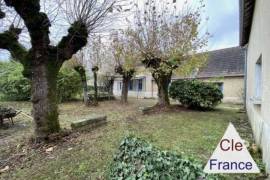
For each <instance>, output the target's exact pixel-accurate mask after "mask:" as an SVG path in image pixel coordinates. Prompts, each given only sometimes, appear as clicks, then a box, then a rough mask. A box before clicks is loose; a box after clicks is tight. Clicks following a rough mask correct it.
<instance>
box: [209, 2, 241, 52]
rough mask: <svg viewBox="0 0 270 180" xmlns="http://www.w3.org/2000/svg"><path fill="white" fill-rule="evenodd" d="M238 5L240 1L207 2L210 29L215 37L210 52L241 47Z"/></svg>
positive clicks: (210, 43) (212, 39)
mask: <svg viewBox="0 0 270 180" xmlns="http://www.w3.org/2000/svg"><path fill="white" fill-rule="evenodd" d="M238 3H239V1H238V0H207V4H206V13H207V15H208V16H209V18H210V19H209V22H208V29H209V32H210V33H211V34H212V35H213V38H211V39H210V42H209V50H212V49H222V48H226V47H232V46H238V45H239V4H238Z"/></svg>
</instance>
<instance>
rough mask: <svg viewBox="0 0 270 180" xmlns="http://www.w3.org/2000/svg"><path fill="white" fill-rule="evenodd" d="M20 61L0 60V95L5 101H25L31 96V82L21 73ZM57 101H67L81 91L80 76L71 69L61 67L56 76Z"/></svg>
mask: <svg viewBox="0 0 270 180" xmlns="http://www.w3.org/2000/svg"><path fill="white" fill-rule="evenodd" d="M22 71H23V66H22V65H21V64H20V63H17V62H14V61H11V62H0V77H1V78H0V97H1V98H2V99H3V100H7V101H27V100H30V97H31V83H30V81H29V80H28V79H27V78H25V77H24V76H23V75H22ZM57 85H58V91H57V93H58V97H59V101H67V100H70V99H72V98H74V97H75V96H76V95H77V94H79V93H81V91H82V86H81V80H80V76H79V75H78V74H77V73H76V72H75V71H74V70H73V69H68V68H62V69H61V70H60V72H59V75H58V78H57Z"/></svg>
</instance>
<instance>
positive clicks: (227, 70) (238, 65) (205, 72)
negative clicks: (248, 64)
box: [195, 47, 245, 78]
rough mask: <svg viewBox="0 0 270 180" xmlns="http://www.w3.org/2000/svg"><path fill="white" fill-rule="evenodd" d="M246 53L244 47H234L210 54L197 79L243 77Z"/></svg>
mask: <svg viewBox="0 0 270 180" xmlns="http://www.w3.org/2000/svg"><path fill="white" fill-rule="evenodd" d="M244 69H245V51H244V48H242V47H232V48H227V49H220V50H215V51H210V52H208V61H207V63H206V65H205V66H204V67H203V68H201V69H200V70H199V72H198V74H197V75H196V76H195V77H196V78H208V77H224V76H243V75H244Z"/></svg>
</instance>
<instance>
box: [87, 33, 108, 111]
mask: <svg viewBox="0 0 270 180" xmlns="http://www.w3.org/2000/svg"><path fill="white" fill-rule="evenodd" d="M92 39H93V40H92V44H91V46H90V51H89V55H90V61H89V62H90V64H91V70H92V72H93V77H94V98H93V105H95V106H97V105H98V82H97V81H98V75H97V73H98V71H99V70H100V69H101V64H102V61H103V59H104V58H105V51H104V44H103V43H102V40H101V36H100V35H99V36H93V37H92Z"/></svg>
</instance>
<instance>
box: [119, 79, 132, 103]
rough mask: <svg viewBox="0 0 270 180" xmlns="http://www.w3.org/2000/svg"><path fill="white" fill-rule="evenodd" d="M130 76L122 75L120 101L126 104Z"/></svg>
mask: <svg viewBox="0 0 270 180" xmlns="http://www.w3.org/2000/svg"><path fill="white" fill-rule="evenodd" d="M130 79H131V77H129V76H123V81H122V83H123V87H122V95H121V103H123V104H126V103H128V85H129V82H130Z"/></svg>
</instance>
